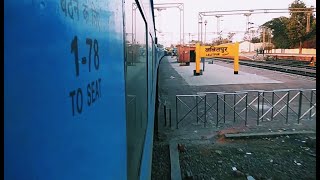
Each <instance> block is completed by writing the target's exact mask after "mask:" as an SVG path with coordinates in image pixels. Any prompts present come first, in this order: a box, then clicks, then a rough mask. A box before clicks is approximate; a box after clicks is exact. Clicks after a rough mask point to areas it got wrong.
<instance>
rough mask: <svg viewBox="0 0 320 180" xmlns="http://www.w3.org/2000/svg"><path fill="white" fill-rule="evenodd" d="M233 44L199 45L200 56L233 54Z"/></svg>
mask: <svg viewBox="0 0 320 180" xmlns="http://www.w3.org/2000/svg"><path fill="white" fill-rule="evenodd" d="M234 46H235V45H234V44H231V45H223V46H201V47H200V53H201V57H222V56H234V55H235V53H236V52H235V47H234Z"/></svg>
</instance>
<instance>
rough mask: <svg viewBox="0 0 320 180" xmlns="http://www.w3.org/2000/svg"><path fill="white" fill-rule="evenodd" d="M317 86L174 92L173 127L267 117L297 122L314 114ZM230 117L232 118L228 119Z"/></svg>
mask: <svg viewBox="0 0 320 180" xmlns="http://www.w3.org/2000/svg"><path fill="white" fill-rule="evenodd" d="M315 108H316V89H280V90H273V91H265V90H245V91H236V92H199V93H197V94H196V95H176V111H175V113H176V128H177V129H178V128H179V125H181V124H184V125H188V124H192V123H193V124H203V125H204V127H207V126H208V125H210V124H211V125H215V126H216V127H218V126H219V125H220V124H221V123H222V122H223V124H226V121H228V123H230V122H231V123H236V122H237V123H244V124H245V125H246V126H247V125H254V124H256V125H260V124H261V123H263V122H269V121H284V122H285V123H286V124H288V123H292V122H294V123H297V124H300V123H301V120H306V119H308V120H312V119H313V118H316V111H315ZM230 120H231V121H230Z"/></svg>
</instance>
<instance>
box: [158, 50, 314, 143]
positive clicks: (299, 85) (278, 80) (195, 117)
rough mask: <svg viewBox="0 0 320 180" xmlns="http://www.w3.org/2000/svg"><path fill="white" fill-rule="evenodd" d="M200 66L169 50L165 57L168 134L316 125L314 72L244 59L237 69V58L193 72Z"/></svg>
mask: <svg viewBox="0 0 320 180" xmlns="http://www.w3.org/2000/svg"><path fill="white" fill-rule="evenodd" d="M194 68H195V63H191V64H190V66H179V63H177V62H176V59H174V58H171V57H169V56H166V57H164V58H163V60H162V61H161V63H160V66H159V82H158V83H159V84H158V85H159V97H158V98H159V100H160V105H159V107H160V109H159V117H158V124H159V127H158V129H159V132H160V133H161V134H164V135H165V137H167V140H173V139H174V140H181V139H203V138H204V137H213V136H215V135H217V134H218V133H219V132H221V131H224V130H228V129H230V128H231V129H233V131H235V132H256V133H257V132H270V131H279V130H281V129H286V130H287V131H295V130H313V131H315V129H316V126H315V124H316V122H315V120H316V116H315V108H314V107H313V106H312V105H315V98H316V94H315V89H316V81H315V79H314V78H310V77H305V76H301V75H295V74H287V73H284V72H278V71H272V70H268V69H260V68H255V67H248V66H241V65H240V68H239V69H240V70H239V74H236V75H235V74H233V64H232V63H227V62H223V61H213V64H209V63H208V62H206V64H205V66H204V72H203V75H202V76H193V70H194ZM201 69H203V66H202V64H201ZM300 90H305V91H300ZM289 91H290V92H289ZM235 92H237V93H235ZM241 92H246V93H247V94H245V93H244V94H241ZM205 93H208V94H207V95H206V98H204V96H203V94H205ZM210 93H211V95H212V94H213V96H211V95H210V97H209V94H210ZM214 93H215V94H214ZM246 96H247V97H246ZM258 96H259V100H260V102H259V100H257V97H258ZM272 96H274V102H271V97H272ZM300 96H301V99H299V98H300ZM311 96H312V97H311ZM234 98H235V100H234ZM246 98H247V102H244V101H245V99H246ZM310 98H311V101H310ZM312 98H313V100H312ZM204 99H206V102H204V101H205V100H204ZM217 100H218V103H216V102H217ZM300 100H301V102H302V103H301V102H299V101H300ZM261 102H263V104H261ZM276 102H277V103H276ZM215 103H216V104H215ZM286 103H288V104H289V107H288V106H286ZM235 104H236V105H235ZM300 104H301V106H300ZM311 104H312V105H311ZM217 105H218V106H217ZM177 107H178V109H177ZM310 107H312V108H311V112H310V111H308V109H310ZM299 109H300V110H299ZM217 111H218V113H217ZM261 111H262V112H261ZM257 112H259V115H258V114H257ZM271 112H272V114H271ZM245 113H246V114H245ZM270 115H271V116H272V117H274V119H273V118H271V116H270ZM302 115H303V116H302ZM311 115H312V117H311ZM257 119H258V121H257ZM298 121H299V122H298Z"/></svg>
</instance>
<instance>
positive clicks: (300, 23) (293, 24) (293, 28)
mask: <svg viewBox="0 0 320 180" xmlns="http://www.w3.org/2000/svg"><path fill="white" fill-rule="evenodd" d="M290 8H306V5H305V3H304V2H302V1H301V0H295V1H294V2H293V3H292V4H290V5H289V10H290V18H289V20H288V23H287V29H288V37H289V38H290V39H291V41H292V45H296V44H299V54H301V52H302V43H303V41H305V40H306V39H307V38H308V34H309V33H310V32H309V33H307V32H306V25H307V13H305V12H294V11H297V10H295V9H290ZM309 9H310V10H311V8H309ZM309 13H312V12H311V11H310V12H309ZM313 19H314V17H313V15H312V16H311V17H310V21H311V22H313Z"/></svg>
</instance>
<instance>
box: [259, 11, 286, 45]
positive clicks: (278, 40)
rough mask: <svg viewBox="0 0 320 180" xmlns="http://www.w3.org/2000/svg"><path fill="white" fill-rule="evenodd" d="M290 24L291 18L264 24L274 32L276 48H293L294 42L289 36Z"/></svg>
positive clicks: (273, 39) (275, 19)
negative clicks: (288, 27) (288, 26)
mask: <svg viewBox="0 0 320 180" xmlns="http://www.w3.org/2000/svg"><path fill="white" fill-rule="evenodd" d="M288 22H289V18H287V17H283V16H282V17H278V18H274V19H272V20H271V21H268V22H266V23H264V24H263V26H265V27H268V28H270V29H271V30H272V34H273V37H272V43H273V44H274V46H275V48H281V49H287V48H290V47H291V46H292V42H291V40H290V38H289V36H288V29H287V24H288Z"/></svg>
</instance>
